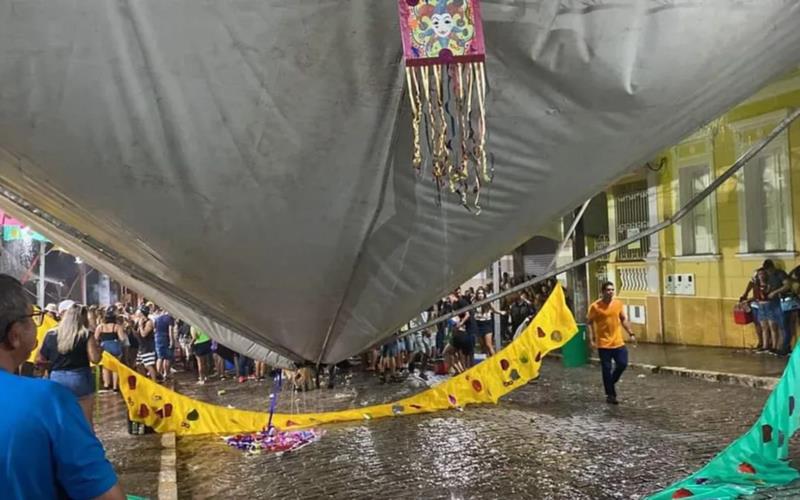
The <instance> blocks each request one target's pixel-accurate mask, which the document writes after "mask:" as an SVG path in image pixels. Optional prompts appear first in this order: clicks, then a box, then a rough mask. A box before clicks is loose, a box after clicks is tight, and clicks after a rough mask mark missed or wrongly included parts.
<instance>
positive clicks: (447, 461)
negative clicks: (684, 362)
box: [178, 361, 768, 499]
mask: <svg viewBox="0 0 800 500" xmlns="http://www.w3.org/2000/svg"><path fill="white" fill-rule="evenodd" d="M179 385H180V384H179ZM269 387H270V385H269V383H267V382H262V383H256V382H248V383H245V384H241V385H236V384H232V383H225V382H221V383H220V382H216V383H213V384H209V385H206V386H194V385H192V386H189V385H183V386H182V387H181V388H180V389H179V390H180V391H181V392H186V393H189V394H193V395H195V396H197V395H201V396H202V397H203V399H207V400H211V401H214V402H216V403H218V404H223V405H228V404H230V405H232V406H235V407H237V408H242V409H261V410H264V409H265V408H266V406H267V396H268V391H269ZM421 389H422V383H421V382H419V381H416V380H411V379H409V380H407V381H405V382H403V383H399V384H387V385H378V383H377V381H376V380H375V379H374V378H371V377H367V376H366V375H364V374H360V373H355V374H352V375H349V378H348V379H347V381H346V382H345V383H342V384H340V385H339V386H338V387H337V388H336V389H334V390H326V389H322V390H318V391H313V392H311V393H301V394H294V395H292V396H291V397H290V394H291V393H290V392H289V391H285V392H284V393H283V394H282V395H281V401H280V408H279V409H280V410H281V411H322V410H327V409H338V408H346V407H353V406H356V407H357V406H362V405H366V404H372V403H375V402H385V401H390V400H393V399H396V398H399V397H404V396H406V395H409V394H412V393H414V392H416V391H419V390H421ZM219 391H224V392H222V393H219ZM620 391H621V396H623V397H624V402H623V404H622V405H620V406H619V407H610V406H607V405H606V404H605V403H604V402H603V398H602V397H601V396H602V389H601V384H600V376H599V371H598V370H597V369H596V368H589V367H586V368H578V369H569V370H567V369H564V368H562V367H561V365H559V364H558V363H556V362H552V361H549V362H547V363H546V365H545V367H544V369H543V374H542V376H541V378H540V379H539V380H537V381H536V382H533V383H531V384H529V385H528V386H526V387H524V388H521V389H519V390H518V391H515V392H514V393H512V394H511V395H509V396H508V397H507V398H504V400H503V401H502V402H501V403H500V404H499V405H498V406H475V407H469V408H467V409H465V410H464V411H463V412H460V411H449V412H441V413H437V414H430V415H422V416H410V417H401V418H391V419H383V420H374V421H369V422H356V423H352V424H339V425H332V426H328V427H326V428H325V430H326V434H325V436H323V438H322V440H321V441H319V442H318V443H315V444H314V445H311V446H309V447H307V448H304V449H303V450H300V451H299V452H297V453H296V454H289V455H285V456H281V457H278V456H274V455H259V456H248V455H244V454H242V453H241V452H239V451H236V450H234V449H229V448H227V447H226V446H225V445H224V443H222V441H221V440H220V439H219V438H215V437H192V438H180V439H179V441H178V461H179V469H178V485H179V491H180V494H181V497H185V498H221V497H224V498H241V497H249V498H321V497H325V498H376V497H380V496H387V497H392V498H570V499H580V498H587V499H588V498H592V499H596V498H639V497H641V496H642V495H644V494H645V493H648V492H652V491H655V490H658V489H659V488H661V487H664V486H666V485H668V484H669V483H671V482H673V481H674V480H677V479H679V478H681V477H683V476H685V475H686V474H688V473H690V472H692V471H694V470H695V469H697V468H698V467H700V466H701V465H702V464H703V463H704V462H705V461H707V460H708V459H709V458H711V457H712V456H713V455H714V454H716V453H717V452H718V451H719V450H721V449H722V448H723V447H724V446H725V445H726V444H727V443H728V442H729V441H730V440H732V439H734V438H735V437H736V436H738V435H739V434H740V433H741V432H743V431H744V430H746V429H747V428H748V427H749V425H750V424H751V423H752V422H753V421H754V420H755V418H756V416H757V415H758V412H759V411H760V409H761V406H762V405H763V403H764V401H765V399H766V397H767V395H768V392H767V391H763V390H759V389H751V388H745V387H735V386H727V385H722V384H713V383H708V382H704V381H698V380H687V379H683V378H679V377H674V376H670V375H658V374H649V373H648V374H645V373H643V372H638V371H636V370H630V371H629V372H628V373H626V374H625V377H624V378H623V382H622V383H621V384H620ZM765 498H766V497H765Z"/></svg>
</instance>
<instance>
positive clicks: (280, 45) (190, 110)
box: [0, 0, 800, 364]
mask: <svg viewBox="0 0 800 500" xmlns="http://www.w3.org/2000/svg"><path fill="white" fill-rule="evenodd" d="M482 8H483V15H484V27H485V32H486V45H487V74H488V78H489V96H488V101H487V108H488V120H489V124H488V127H489V150H490V152H491V153H492V155H493V165H494V168H495V169H496V175H495V180H494V182H493V184H491V186H490V187H489V188H487V189H486V191H485V192H484V195H483V199H484V203H483V207H484V210H483V213H482V214H481V215H480V216H475V215H474V214H471V213H469V212H467V211H466V210H465V209H464V208H462V207H461V206H459V204H458V201H457V199H456V197H455V196H452V197H450V198H448V199H446V200H445V202H444V203H443V204H442V205H441V206H437V204H436V203H435V200H436V196H435V189H434V185H433V183H432V182H431V181H430V179H429V177H430V170H429V169H430V166H427V169H428V172H427V173H426V175H425V178H424V179H417V178H415V176H414V174H413V171H412V167H411V161H410V150H411V146H410V140H411V129H410V124H409V116H408V114H409V113H408V105H407V102H406V99H405V97H404V88H403V84H404V76H403V75H404V73H403V63H402V51H401V44H400V36H399V34H398V22H397V12H396V3H395V1H393V0H382V1H379V0H338V1H335V2H315V1H310V0H309V1H297V0H258V1H256V0H226V1H221V0H170V1H163V0H82V1H79V2H76V1H65V0H57V1H54V0H27V1H25V2H19V1H15V0H0V184H2V185H3V186H4V187H5V190H4V191H3V193H2V194H3V196H2V197H0V206H2V207H3V208H5V209H6V210H9V211H10V212H11V213H12V214H14V215H16V216H18V217H19V218H21V219H23V220H24V221H27V222H28V223H30V224H31V225H33V226H34V227H35V228H37V229H39V230H40V231H41V232H43V233H45V234H47V235H49V236H50V237H52V238H53V239H54V240H56V241H58V242H59V243H60V244H63V246H65V247H66V248H67V249H69V250H71V251H72V252H74V253H75V254H77V255H80V256H82V257H84V258H85V259H86V260H87V261H88V262H89V263H91V264H92V265H94V266H96V267H97V268H99V269H100V270H102V271H104V272H106V273H108V274H109V275H111V276H112V277H113V278H115V279H118V280H120V281H121V282H124V283H126V284H128V285H129V286H131V287H132V288H134V289H136V290H138V291H139V292H142V293H144V294H146V295H147V296H148V297H152V298H153V299H154V300H156V301H157V302H159V303H162V304H163V305H165V306H167V307H168V308H170V309H172V310H174V311H175V312H176V313H177V314H179V315H181V316H183V317H185V318H187V319H188V320H189V321H190V322H193V323H196V324H199V325H201V326H203V327H204V328H206V329H208V330H209V332H210V333H211V335H212V336H213V337H215V338H216V339H218V340H220V341H222V342H224V343H226V344H228V345H230V346H231V347H233V348H235V349H237V350H240V351H242V352H245V353H247V354H249V355H252V356H254V357H257V358H262V359H268V360H269V361H270V362H272V363H275V364H286V363H288V362H289V360H293V361H300V360H311V361H323V362H331V361H337V360H341V359H343V358H345V357H346V356H349V355H352V354H355V353H358V352H359V351H360V350H362V349H363V348H365V347H367V346H369V345H371V344H374V343H376V342H377V341H379V340H380V339H383V338H386V337H387V336H389V335H391V334H392V332H393V330H394V329H396V328H397V327H398V325H400V324H402V323H404V322H406V321H407V320H408V319H409V318H410V317H411V316H412V315H413V314H415V313H417V312H418V311H420V310H422V309H423V308H425V307H426V306H428V305H429V304H431V303H432V302H434V301H435V299H436V298H438V297H440V296H441V295H442V294H443V293H444V292H445V291H446V290H448V289H450V288H451V287H453V286H454V285H456V284H458V283H460V282H462V281H464V280H465V279H466V278H468V277H469V276H471V275H473V274H474V273H475V272H476V271H478V270H480V269H481V268H483V267H485V266H486V265H487V264H488V263H489V262H490V261H491V260H492V259H494V258H496V257H498V256H499V255H501V254H503V253H504V252H507V251H508V250H510V249H512V248H514V247H515V246H517V245H519V244H520V243H522V242H523V241H525V240H526V239H527V238H529V237H530V236H531V235H532V234H533V233H534V232H535V231H536V230H537V228H539V227H541V226H542V225H544V224H545V223H547V222H548V221H550V220H552V218H553V217H554V216H556V215H558V214H560V213H563V212H564V211H565V210H567V209H569V208H571V207H574V206H575V205H577V204H578V203H579V202H580V201H582V200H584V199H586V198H587V196H589V195H591V194H592V193H594V192H596V191H598V190H599V189H601V188H602V187H603V186H604V185H606V184H607V183H608V182H609V181H611V180H612V179H614V178H615V177H616V176H618V175H619V174H621V173H622V172H624V171H626V170H627V169H628V168H630V167H631V166H632V165H635V164H636V163H637V162H642V161H644V160H646V159H649V155H652V154H653V153H654V152H655V151H657V150H658V149H659V148H661V147H663V146H666V145H669V144H671V143H674V142H676V141H677V140H678V139H680V138H681V137H682V136H684V135H685V134H687V133H689V132H690V131H692V130H693V129H695V128H697V127H698V126H700V125H702V124H703V123H705V122H706V121H708V120H709V119H711V118H713V117H714V116H715V115H717V114H719V113H721V112H723V111H724V110H725V109H726V108H728V107H730V106H731V105H733V104H734V103H736V102H737V101H739V100H741V99H743V98H744V97H746V96H748V95H749V94H751V93H752V92H754V91H755V90H756V89H758V88H759V86H761V85H763V84H764V83H765V82H767V81H768V80H770V79H771V78H773V77H775V76H777V75H779V74H781V73H782V72H784V71H786V70H788V69H790V68H791V67H794V66H796V65H797V64H798V62H800V50H798V49H799V48H800V43H798V42H800V30H798V29H797V26H800V8H798V2H796V1H794V2H790V1H767V0H724V1H723V0H713V1H712V0H706V1H696V0H695V1H682V0H674V1H672V0H641V1H633V0H617V1H614V2H610V1H601V0H598V1H561V2H559V1H550V0H541V1H535V0H534V1H528V2H516V1H511V0H484V1H483V2H482Z"/></svg>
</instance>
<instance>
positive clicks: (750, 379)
mask: <svg viewBox="0 0 800 500" xmlns="http://www.w3.org/2000/svg"><path fill="white" fill-rule="evenodd" d="M550 356H551V357H553V358H556V359H561V358H562V355H561V354H557V353H551V354H550ZM589 361H590V362H591V363H592V364H593V365H597V366H599V365H600V358H594V357H592V358H589ZM628 366H629V367H631V368H638V369H640V370H644V371H647V372H650V373H665V374H668V375H676V376H679V377H687V378H694V379H699V380H705V381H708V382H717V383H722V384H730V385H740V386H743V387H753V388H756V389H765V390H768V391H771V390H772V389H774V388H775V386H776V385H777V384H778V381H779V380H780V378H779V377H762V376H758V375H746V374H743V373H726V372H715V371H710V370H696V369H692V368H685V367H682V366H659V365H651V364H647V363H629V364H628Z"/></svg>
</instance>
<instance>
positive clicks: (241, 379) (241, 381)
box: [239, 377, 247, 384]
mask: <svg viewBox="0 0 800 500" xmlns="http://www.w3.org/2000/svg"><path fill="white" fill-rule="evenodd" d="M245 382H247V377H239V383H240V384H244V383H245Z"/></svg>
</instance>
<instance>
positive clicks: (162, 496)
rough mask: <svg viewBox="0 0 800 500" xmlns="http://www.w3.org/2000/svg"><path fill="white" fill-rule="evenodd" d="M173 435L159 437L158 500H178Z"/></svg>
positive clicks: (176, 462) (172, 433)
mask: <svg viewBox="0 0 800 500" xmlns="http://www.w3.org/2000/svg"><path fill="white" fill-rule="evenodd" d="M177 464H178V461H177V456H176V453H175V433H174V432H168V433H166V434H162V435H161V469H160V470H159V472H158V498H159V500H178V468H177Z"/></svg>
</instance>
